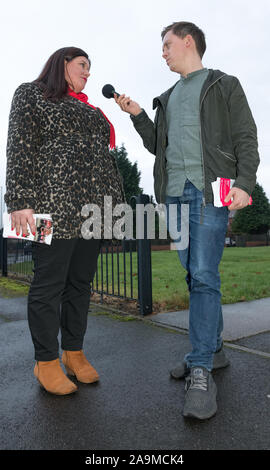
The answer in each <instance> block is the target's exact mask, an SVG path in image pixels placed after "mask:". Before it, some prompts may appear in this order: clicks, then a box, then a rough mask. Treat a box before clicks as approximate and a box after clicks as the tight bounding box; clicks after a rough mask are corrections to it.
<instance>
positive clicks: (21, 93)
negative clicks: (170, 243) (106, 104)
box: [5, 47, 124, 395]
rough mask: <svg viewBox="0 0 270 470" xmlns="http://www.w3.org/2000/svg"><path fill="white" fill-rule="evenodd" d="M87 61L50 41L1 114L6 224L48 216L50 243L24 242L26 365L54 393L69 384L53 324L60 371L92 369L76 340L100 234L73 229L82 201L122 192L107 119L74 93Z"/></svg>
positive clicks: (20, 227)
mask: <svg viewBox="0 0 270 470" xmlns="http://www.w3.org/2000/svg"><path fill="white" fill-rule="evenodd" d="M90 65H91V63H90V60H89V57H88V55H87V54H86V53H85V52H84V51H83V50H81V49H78V48H74V47H67V48H62V49H59V50H58V51H56V52H55V53H54V54H52V56H51V57H50V58H49V60H48V61H47V63H46V64H45V66H44V68H43V70H42V72H41V74H40V76H39V77H38V78H37V79H36V80H35V81H34V82H31V83H23V84H22V85H20V86H19V87H18V88H17V90H16V92H15V94H14V98H13V101H12V106H11V112H10V119H9V131H8V144H7V178H6V188H7V192H6V194H5V201H6V204H7V207H8V212H9V213H11V218H12V224H13V227H14V230H16V232H17V233H20V232H21V231H22V233H23V234H26V233H27V223H28V224H29V226H30V229H31V231H32V233H33V234H35V231H36V227H35V221H34V218H33V214H34V213H41V214H50V215H51V217H52V220H53V239H52V243H51V245H45V244H41V243H33V258H34V277H33V281H32V284H31V287H30V291H29V296H28V321H29V327H30V332H31V336H32V340H33V344H34V349H35V359H36V364H35V367H34V374H35V376H36V377H37V379H38V380H39V382H40V384H41V385H42V386H43V387H44V388H45V389H46V390H47V391H48V392H51V393H54V394H59V395H66V394H69V393H73V392H75V391H76V390H77V386H76V385H75V384H74V383H73V382H72V381H71V380H69V378H68V377H67V376H66V375H65V374H64V372H63V370H62V368H61V366H60V360H59V345H58V340H57V336H58V332H59V329H61V346H62V349H63V355H62V361H63V363H64V365H65V367H66V370H67V373H68V374H69V375H75V376H76V378H77V380H79V381H81V382H84V383H92V382H95V381H97V380H98V379H99V375H98V373H97V371H96V370H95V369H94V367H93V366H91V364H90V363H89V362H88V360H87V359H86V357H85V355H84V353H83V350H82V348H83V338H84V334H85V331H86V327H87V315H88V307H89V300H90V282H91V281H92V279H93V277H94V274H95V270H96V264H97V258H98V254H99V248H100V240H99V239H96V238H92V239H89V237H87V234H86V233H85V231H84V232H83V235H82V231H81V229H82V224H83V222H85V218H84V217H83V215H82V208H83V206H85V205H86V204H90V203H91V204H97V205H98V206H99V207H100V208H101V209H103V201H104V196H105V195H107V196H111V197H112V202H113V204H118V203H122V202H123V201H124V196H123V189H122V183H121V178H120V175H119V172H118V169H117V165H116V162H115V160H114V157H112V155H111V154H110V153H109V144H110V147H111V148H113V147H114V139H115V135H114V128H113V126H112V124H111V123H110V122H109V121H108V119H107V118H106V117H105V116H104V114H103V113H102V111H101V110H100V109H98V108H95V107H94V106H92V105H90V104H89V103H88V98H87V96H86V95H85V94H84V93H82V90H83V89H84V87H85V85H86V83H87V79H88V77H89V75H90ZM84 230H85V228H84Z"/></svg>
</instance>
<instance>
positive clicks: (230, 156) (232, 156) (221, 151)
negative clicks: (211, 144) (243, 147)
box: [217, 145, 236, 163]
mask: <svg viewBox="0 0 270 470" xmlns="http://www.w3.org/2000/svg"><path fill="white" fill-rule="evenodd" d="M217 150H218V151H219V153H221V155H223V157H226V158H228V159H229V160H231V161H232V162H234V163H235V162H236V158H235V156H234V155H233V154H232V153H228V152H224V151H223V150H221V148H220V147H219V145H217Z"/></svg>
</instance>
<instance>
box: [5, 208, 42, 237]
mask: <svg viewBox="0 0 270 470" xmlns="http://www.w3.org/2000/svg"><path fill="white" fill-rule="evenodd" d="M33 214H34V210H33V209H23V210H21V211H14V212H11V223H12V229H14V228H15V230H16V234H17V235H20V233H21V230H22V235H23V236H27V234H28V228H27V223H28V224H29V226H30V229H31V232H32V234H33V235H35V234H36V225H35V219H34V217H33Z"/></svg>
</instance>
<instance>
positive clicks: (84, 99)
mask: <svg viewBox="0 0 270 470" xmlns="http://www.w3.org/2000/svg"><path fill="white" fill-rule="evenodd" d="M68 94H69V95H70V96H73V98H77V100H80V101H82V102H83V103H86V104H88V105H89V106H91V108H93V109H99V111H100V112H101V113H102V115H103V116H104V117H105V119H106V121H107V122H108V123H109V125H110V150H113V149H114V148H115V130H114V127H113V125H112V123H111V122H110V121H109V119H108V118H107V116H105V114H104V113H103V111H101V109H100V108H95V106H93V105H92V104H90V103H88V96H87V95H86V94H85V93H76V92H75V91H73V90H71V88H69V87H68Z"/></svg>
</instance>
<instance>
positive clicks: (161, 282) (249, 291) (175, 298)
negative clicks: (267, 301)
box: [152, 246, 270, 310]
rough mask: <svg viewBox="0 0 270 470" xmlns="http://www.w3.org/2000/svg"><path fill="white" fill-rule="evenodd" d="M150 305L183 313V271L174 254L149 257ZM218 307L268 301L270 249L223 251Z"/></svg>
mask: <svg viewBox="0 0 270 470" xmlns="http://www.w3.org/2000/svg"><path fill="white" fill-rule="evenodd" d="M152 267H153V270H152V275H153V301H154V302H156V303H158V304H159V306H160V308H161V310H174V309H175V310H180V309H187V308H188V305H189V302H188V290H187V285H186V281H185V276H186V271H185V270H184V268H183V267H182V265H181V264H180V262H179V259H178V255H177V252H176V251H166V252H164V251H160V252H153V253H152ZM219 271H220V278H221V293H222V303H223V304H229V303H234V302H241V301H249V300H254V299H260V298H262V297H270V247H268V246H265V247H250V248H249V247H248V248H237V247H234V248H225V249H224V253H223V258H222V261H221V263H220V266H219Z"/></svg>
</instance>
